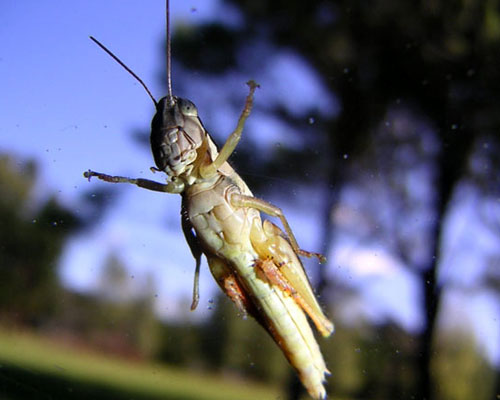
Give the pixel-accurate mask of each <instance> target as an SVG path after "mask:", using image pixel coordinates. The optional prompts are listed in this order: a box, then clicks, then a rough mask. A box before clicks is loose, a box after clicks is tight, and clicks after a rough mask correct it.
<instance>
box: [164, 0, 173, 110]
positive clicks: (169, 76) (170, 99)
mask: <svg viewBox="0 0 500 400" xmlns="http://www.w3.org/2000/svg"><path fill="white" fill-rule="evenodd" d="M165 2H166V20H167V21H166V23H167V27H166V31H167V102H168V104H169V105H170V106H173V105H174V104H175V100H174V95H173V93H172V45H171V37H170V1H169V0H166V1H165Z"/></svg>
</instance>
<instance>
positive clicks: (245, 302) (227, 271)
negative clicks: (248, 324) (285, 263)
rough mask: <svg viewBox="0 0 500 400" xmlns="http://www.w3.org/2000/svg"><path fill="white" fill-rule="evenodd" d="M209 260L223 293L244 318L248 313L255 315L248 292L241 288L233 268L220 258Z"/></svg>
mask: <svg viewBox="0 0 500 400" xmlns="http://www.w3.org/2000/svg"><path fill="white" fill-rule="evenodd" d="M207 260H208V265H209V267H210V272H212V275H213V276H214V278H215V280H216V281H217V283H218V284H219V286H220V288H221V289H222V291H223V292H224V293H225V294H226V295H227V296H228V297H229V298H230V299H231V300H232V301H233V303H234V304H235V305H236V308H237V309H238V311H239V312H240V313H241V314H242V315H243V316H246V315H247V314H248V313H250V314H252V315H253V314H254V313H253V312H252V309H253V305H252V303H251V300H250V299H249V298H248V296H247V294H246V292H245V291H244V289H243V288H242V287H241V285H240V283H239V282H238V278H237V277H236V275H235V274H234V272H233V271H232V270H231V268H230V267H229V266H228V265H227V264H226V263H225V262H224V260H222V259H220V258H218V257H214V256H207Z"/></svg>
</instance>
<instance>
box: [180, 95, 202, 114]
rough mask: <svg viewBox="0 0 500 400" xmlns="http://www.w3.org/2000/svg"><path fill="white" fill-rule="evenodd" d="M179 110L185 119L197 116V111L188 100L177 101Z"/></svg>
mask: <svg viewBox="0 0 500 400" xmlns="http://www.w3.org/2000/svg"><path fill="white" fill-rule="evenodd" d="M179 109H180V111H181V113H182V115H185V116H186V117H197V116H198V109H197V108H196V106H195V105H194V104H193V102H192V101H190V100H186V99H179Z"/></svg>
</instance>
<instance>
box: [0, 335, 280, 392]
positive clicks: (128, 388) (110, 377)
mask: <svg viewBox="0 0 500 400" xmlns="http://www.w3.org/2000/svg"><path fill="white" fill-rule="evenodd" d="M8 366H15V367H16V368H19V369H20V370H21V371H28V372H29V373H31V374H38V375H36V376H37V378H38V379H43V376H47V377H50V378H56V379H59V380H63V381H64V382H65V384H66V385H68V382H70V383H71V382H74V383H75V384H76V385H75V387H82V385H84V387H85V385H89V386H92V387H94V388H95V387H97V388H104V389H106V390H105V391H107V390H112V391H117V392H120V393H123V394H127V395H130V398H134V399H137V400H139V399H142V398H144V399H156V398H158V399H206V400H210V399H214V400H215V399H218V400H224V399H228V400H229V399H243V400H244V399H277V398H280V396H279V392H278V390H273V389H272V388H268V387H266V386H262V385H257V384H255V383H249V382H246V381H235V380H231V379H225V378H223V377H220V376H218V377H216V376H207V375H204V374H198V373H193V372H187V371H184V370H180V369H175V368H169V367H166V366H164V365H159V364H151V363H142V362H141V363H140V362H132V361H128V360H122V359H116V358H110V357H109V356H103V355H99V354H94V353H90V352H85V351H83V350H78V349H74V348H71V347H68V346H65V345H61V344H57V343H55V342H54V341H51V340H48V339H45V338H41V337H38V336H35V335H32V334H27V333H19V332H6V331H2V330H0V384H1V380H2V377H3V378H4V379H6V378H5V376H3V375H2V371H5V370H6V369H8ZM40 376H42V378H40ZM16 384H18V385H22V384H23V382H16ZM35 389H36V388H35ZM104 389H103V390H104ZM71 397H72V396H71V395H68V398H71ZM108 398H112V397H108Z"/></svg>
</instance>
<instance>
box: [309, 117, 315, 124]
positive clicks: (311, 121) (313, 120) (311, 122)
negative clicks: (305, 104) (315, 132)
mask: <svg viewBox="0 0 500 400" xmlns="http://www.w3.org/2000/svg"><path fill="white" fill-rule="evenodd" d="M315 122H316V120H315V119H314V118H313V117H309V118H308V119H307V123H308V124H309V125H313V124H314V123H315Z"/></svg>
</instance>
